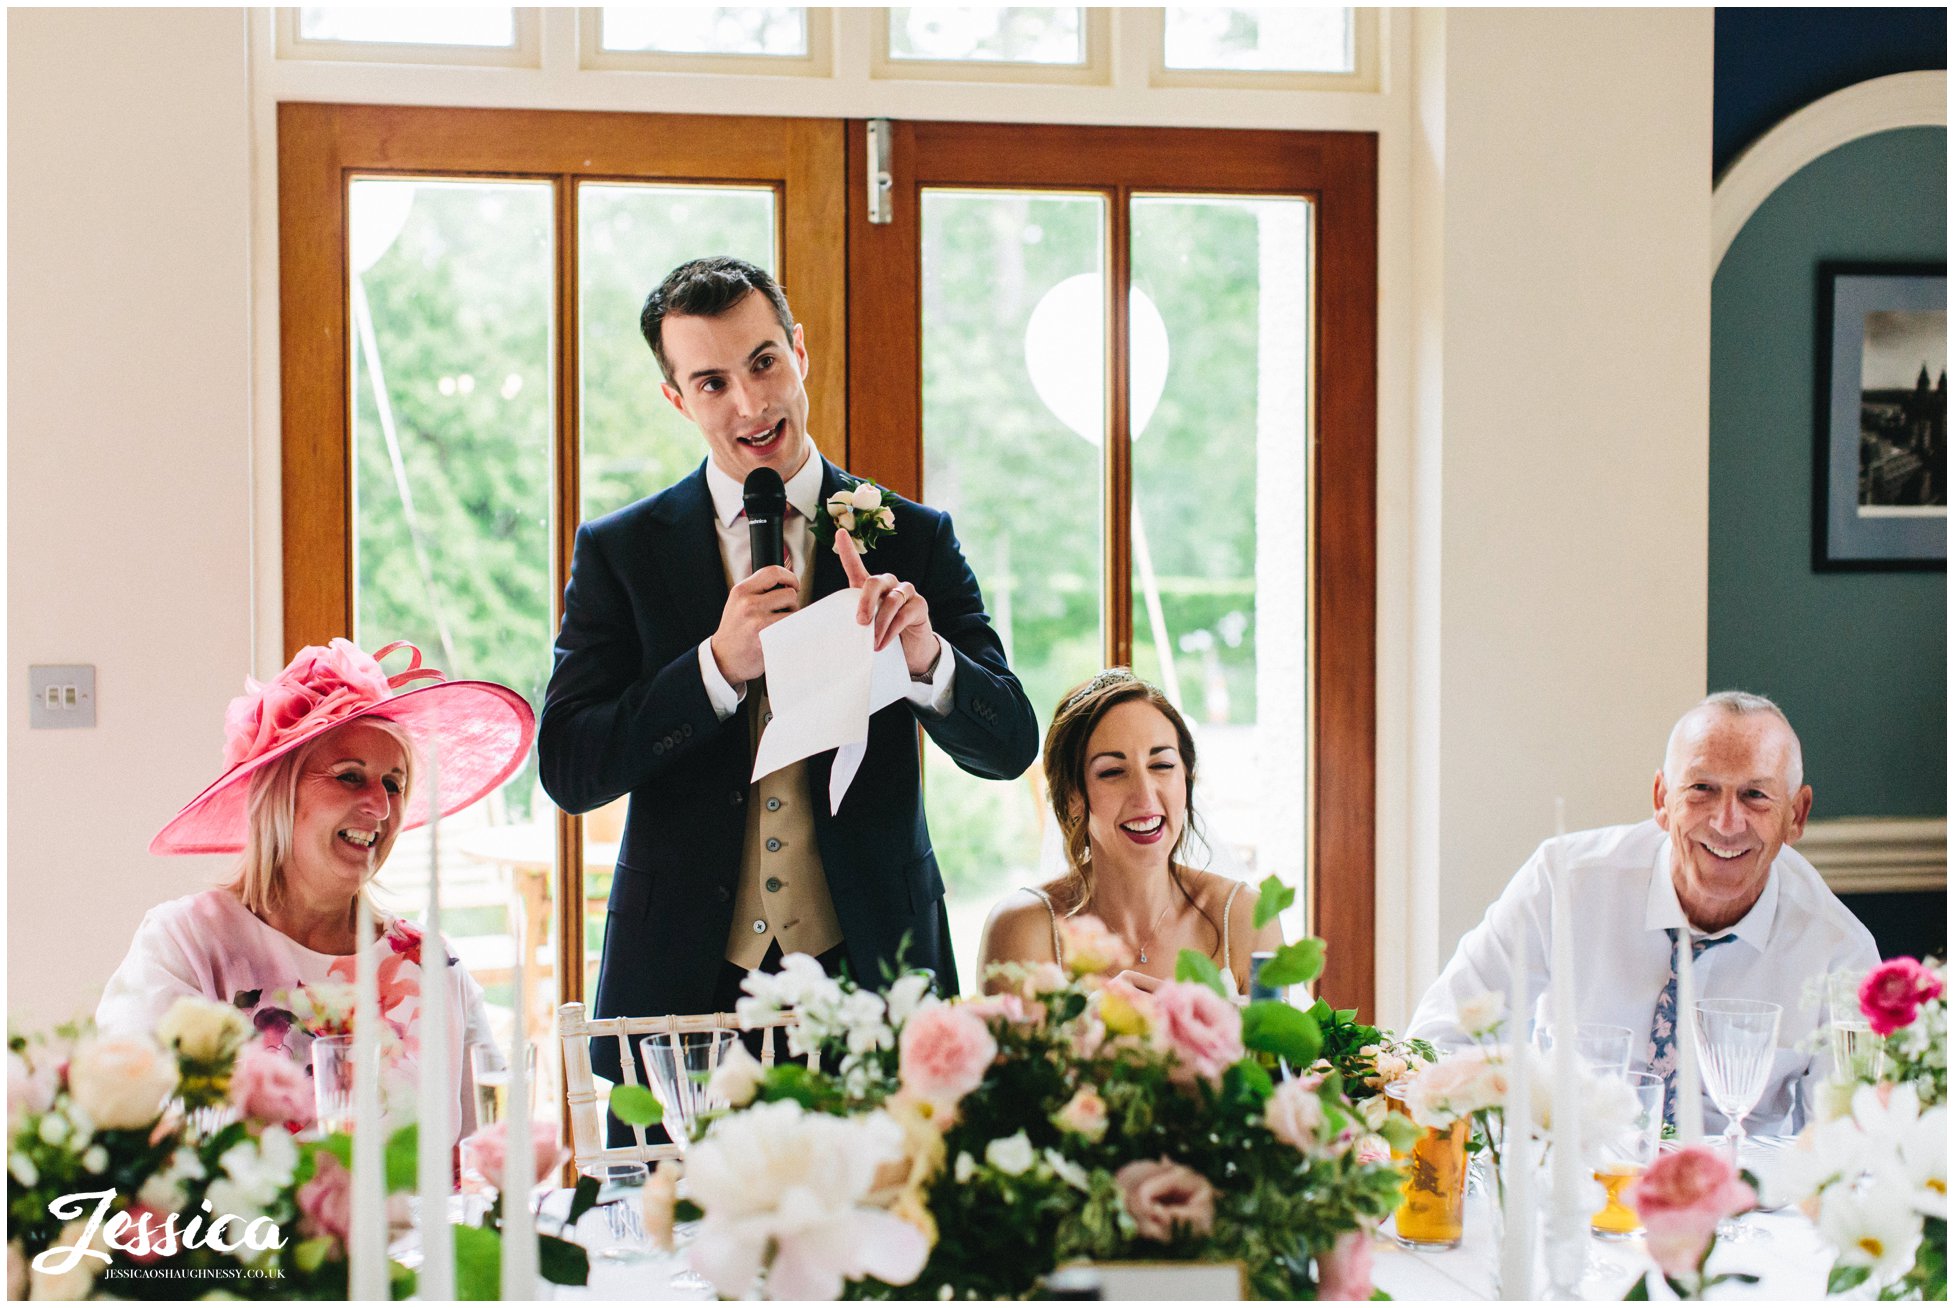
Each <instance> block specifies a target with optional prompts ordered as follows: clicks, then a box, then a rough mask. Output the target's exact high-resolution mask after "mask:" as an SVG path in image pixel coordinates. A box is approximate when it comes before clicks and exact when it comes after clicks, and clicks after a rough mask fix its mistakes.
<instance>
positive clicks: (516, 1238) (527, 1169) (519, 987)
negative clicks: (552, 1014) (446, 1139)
mask: <svg viewBox="0 0 1954 1308" xmlns="http://www.w3.org/2000/svg"><path fill="white" fill-rule="evenodd" d="M515 933H516V1034H515V1038H514V1039H513V1040H511V1041H510V1047H509V1104H508V1109H507V1112H508V1123H509V1135H508V1149H507V1150H506V1152H505V1153H504V1155H503V1163H502V1298H503V1300H504V1301H505V1302H509V1301H519V1300H524V1299H534V1298H535V1297H536V1263H537V1250H536V1215H535V1214H534V1213H532V1212H530V1211H529V1192H530V1190H531V1189H532V1188H533V1187H534V1185H535V1182H536V1146H535V1141H534V1138H533V1137H532V1136H531V1135H530V1126H529V1032H528V1027H527V1014H528V1009H529V951H530V948H531V945H530V942H529V937H528V934H527V933H526V932H525V931H524V930H523V921H522V918H521V917H520V915H518V917H517V918H516V923H515Z"/></svg>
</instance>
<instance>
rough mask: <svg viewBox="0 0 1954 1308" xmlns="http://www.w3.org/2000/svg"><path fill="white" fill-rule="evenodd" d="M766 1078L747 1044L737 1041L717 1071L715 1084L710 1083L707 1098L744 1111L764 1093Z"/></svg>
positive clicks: (764, 1070)
mask: <svg viewBox="0 0 1954 1308" xmlns="http://www.w3.org/2000/svg"><path fill="white" fill-rule="evenodd" d="M765 1075H766V1069H765V1068H764V1067H761V1066H760V1060H759V1059H757V1058H755V1057H754V1056H753V1055H752V1054H749V1053H748V1052H747V1051H746V1042H745V1041H743V1040H735V1041H733V1045H732V1048H730V1049H728V1050H727V1051H726V1056H725V1057H724V1058H722V1059H720V1060H719V1066H718V1067H717V1068H715V1069H714V1070H713V1074H712V1080H711V1081H709V1082H707V1083H706V1095H707V1097H708V1098H711V1099H717V1100H723V1101H724V1102H725V1103H726V1104H728V1105H730V1106H731V1107H734V1108H744V1107H746V1106H747V1105H748V1104H750V1103H752V1102H753V1096H754V1095H756V1094H758V1093H759V1092H760V1081H761V1079H762V1078H763V1077H764V1076H765Z"/></svg>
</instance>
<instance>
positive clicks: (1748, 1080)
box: [1696, 999, 1784, 1240]
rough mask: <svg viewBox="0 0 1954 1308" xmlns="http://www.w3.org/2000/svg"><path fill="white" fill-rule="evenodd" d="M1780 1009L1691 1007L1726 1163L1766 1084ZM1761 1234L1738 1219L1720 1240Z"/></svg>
mask: <svg viewBox="0 0 1954 1308" xmlns="http://www.w3.org/2000/svg"><path fill="white" fill-rule="evenodd" d="M1783 1016H1784V1010H1783V1009H1782V1008H1780V1007H1779V1006H1778V1005H1776V1004H1773V1003H1770V1002H1768V1001H1766V1000H1762V999H1704V1000H1699V1001H1698V1002H1697V1005H1696V1052H1697V1060H1698V1062H1699V1063H1700V1064H1701V1066H1702V1069H1703V1088H1704V1089H1705V1090H1707V1091H1709V1092H1710V1099H1711V1100H1712V1102H1714V1103H1715V1104H1716V1106H1717V1111H1719V1112H1721V1113H1722V1114H1723V1116H1724V1120H1725V1122H1726V1123H1727V1125H1726V1126H1725V1127H1724V1131H1723V1137H1722V1139H1721V1140H1720V1141H1719V1143H1720V1144H1721V1145H1722V1147H1724V1148H1725V1149H1728V1150H1729V1151H1730V1158H1731V1161H1732V1162H1735V1161H1737V1153H1738V1150H1740V1149H1741V1148H1742V1147H1743V1143H1744V1118H1746V1117H1748V1116H1749V1115H1750V1111H1751V1110H1752V1109H1753V1108H1755V1107H1757V1101H1758V1100H1759V1099H1761V1098H1763V1096H1764V1087H1765V1086H1766V1085H1768V1084H1769V1083H1770V1080H1771V1064H1772V1062H1773V1060H1774V1059H1775V1058H1776V1056H1777V1052H1778V1022H1779V1020H1780V1019H1781V1018H1782V1017H1783ZM1763 1234H1764V1233H1763V1232H1762V1231H1758V1230H1756V1229H1755V1228H1753V1227H1749V1226H1746V1225H1744V1224H1743V1222H1742V1220H1741V1219H1739V1220H1738V1221H1737V1222H1736V1223H1735V1224H1733V1225H1732V1227H1731V1229H1730V1231H1729V1232H1728V1234H1727V1235H1726V1236H1725V1238H1727V1239H1732V1240H1748V1239H1753V1238H1761V1237H1762V1236H1763Z"/></svg>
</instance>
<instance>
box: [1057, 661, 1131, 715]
mask: <svg viewBox="0 0 1954 1308" xmlns="http://www.w3.org/2000/svg"><path fill="white" fill-rule="evenodd" d="M1129 681H1135V682H1138V681H1140V678H1138V677H1136V676H1135V675H1133V669H1132V668H1107V669H1106V670H1105V671H1104V672H1102V673H1100V674H1099V675H1098V676H1096V677H1094V678H1093V679H1092V680H1091V681H1088V682H1087V683H1086V684H1085V685H1083V686H1081V687H1079V688H1078V689H1077V690H1075V691H1073V692H1072V695H1071V697H1070V698H1068V699H1067V700H1066V701H1065V707H1066V708H1071V707H1072V706H1073V705H1075V704H1077V703H1079V702H1080V701H1082V700H1085V699H1088V698H1090V697H1091V696H1093V695H1096V694H1098V693H1099V692H1100V691H1102V690H1104V689H1106V688H1107V687H1108V686H1117V685H1121V684H1124V683H1125V682H1129ZM1140 684H1142V685H1144V684H1146V683H1144V682H1141V683H1140Z"/></svg>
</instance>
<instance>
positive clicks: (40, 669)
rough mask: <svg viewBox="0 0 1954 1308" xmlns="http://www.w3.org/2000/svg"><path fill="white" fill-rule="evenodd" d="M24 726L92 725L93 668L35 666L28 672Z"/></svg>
mask: <svg viewBox="0 0 1954 1308" xmlns="http://www.w3.org/2000/svg"><path fill="white" fill-rule="evenodd" d="M27 725H28V726H30V727H92V726H94V725H95V665H94V664H92V663H36V664H31V665H30V666H29V667H28V669H27Z"/></svg>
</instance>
